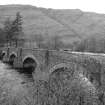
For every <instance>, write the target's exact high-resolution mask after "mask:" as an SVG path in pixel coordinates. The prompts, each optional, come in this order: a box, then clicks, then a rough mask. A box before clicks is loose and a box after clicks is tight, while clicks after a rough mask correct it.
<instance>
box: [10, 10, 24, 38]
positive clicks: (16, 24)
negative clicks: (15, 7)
mask: <svg viewBox="0 0 105 105" xmlns="http://www.w3.org/2000/svg"><path fill="white" fill-rule="evenodd" d="M22 23H23V22H22V16H21V15H20V12H17V13H16V18H15V20H14V21H13V22H12V28H11V30H12V34H13V37H12V38H13V39H14V40H18V38H19V35H20V34H21V33H22Z"/></svg>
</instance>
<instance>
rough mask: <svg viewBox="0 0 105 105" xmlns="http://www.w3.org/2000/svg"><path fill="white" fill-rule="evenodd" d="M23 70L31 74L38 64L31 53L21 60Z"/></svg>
mask: <svg viewBox="0 0 105 105" xmlns="http://www.w3.org/2000/svg"><path fill="white" fill-rule="evenodd" d="M22 63H23V69H24V72H26V73H29V74H32V73H33V72H34V71H35V69H36V68H37V66H38V64H39V63H38V61H37V59H36V58H35V57H34V56H33V55H27V56H25V57H24V58H23V60H22Z"/></svg>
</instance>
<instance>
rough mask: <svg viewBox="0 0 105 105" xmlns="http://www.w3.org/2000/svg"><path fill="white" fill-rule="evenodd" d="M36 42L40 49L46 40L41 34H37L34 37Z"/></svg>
mask: <svg viewBox="0 0 105 105" xmlns="http://www.w3.org/2000/svg"><path fill="white" fill-rule="evenodd" d="M33 38H34V40H35V41H36V44H37V46H38V47H39V48H40V47H41V45H42V42H43V41H44V38H43V36H42V35H41V34H36V35H34V36H33Z"/></svg>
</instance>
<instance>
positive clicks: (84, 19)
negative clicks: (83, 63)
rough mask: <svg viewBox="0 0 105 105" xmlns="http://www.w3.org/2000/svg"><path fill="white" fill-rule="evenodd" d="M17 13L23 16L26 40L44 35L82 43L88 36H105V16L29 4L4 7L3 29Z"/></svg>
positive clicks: (1, 10)
mask: <svg viewBox="0 0 105 105" xmlns="http://www.w3.org/2000/svg"><path fill="white" fill-rule="evenodd" d="M16 12H20V13H21V15H22V16H23V28H24V32H25V35H26V37H28V38H32V37H31V36H33V35H36V34H42V35H43V36H44V37H48V36H49V37H51V36H54V35H59V36H60V37H61V38H62V41H63V42H66V43H67V42H69V43H71V42H72V41H75V40H76V41H77V40H81V39H82V38H84V37H88V36H92V35H94V36H97V37H98V36H99V37H100V36H102V37H103V36H105V15H104V14H96V13H89V12H83V11H81V10H78V9H74V10H73V9H65V10H63V9H62V10H59V9H58V10H57V9H45V8H37V7H34V6H29V5H5V6H0V27H2V26H3V22H4V21H5V19H6V18H7V17H11V19H12V18H14V16H15V14H16Z"/></svg>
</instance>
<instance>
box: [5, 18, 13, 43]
mask: <svg viewBox="0 0 105 105" xmlns="http://www.w3.org/2000/svg"><path fill="white" fill-rule="evenodd" d="M11 28H12V21H11V20H10V18H7V19H6V21H5V22H4V29H3V30H4V33H5V36H6V40H7V42H8V41H11V39H12V31H11Z"/></svg>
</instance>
